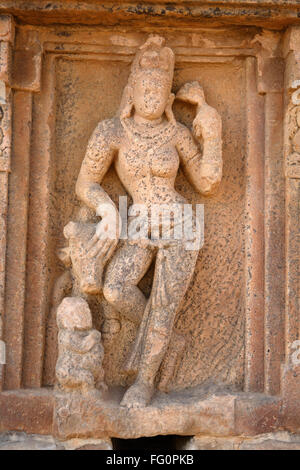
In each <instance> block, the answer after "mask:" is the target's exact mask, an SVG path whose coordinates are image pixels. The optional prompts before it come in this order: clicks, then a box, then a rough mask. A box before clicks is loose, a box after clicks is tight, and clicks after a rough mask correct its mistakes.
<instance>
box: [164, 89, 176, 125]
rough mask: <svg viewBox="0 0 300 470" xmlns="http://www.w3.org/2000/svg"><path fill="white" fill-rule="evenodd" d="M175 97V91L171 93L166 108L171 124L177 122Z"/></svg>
mask: <svg viewBox="0 0 300 470" xmlns="http://www.w3.org/2000/svg"><path fill="white" fill-rule="evenodd" d="M174 99H175V95H174V93H171V94H170V96H169V99H168V102H167V106H166V109H165V114H166V116H167V119H168V121H169V122H170V123H171V124H175V122H176V119H175V116H174V114H173V110H172V106H173V103H174Z"/></svg>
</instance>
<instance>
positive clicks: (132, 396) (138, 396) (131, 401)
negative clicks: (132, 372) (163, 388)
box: [121, 381, 154, 408]
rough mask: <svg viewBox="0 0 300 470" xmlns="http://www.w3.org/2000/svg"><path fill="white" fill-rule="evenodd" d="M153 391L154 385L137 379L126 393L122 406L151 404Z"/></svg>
mask: <svg viewBox="0 0 300 470" xmlns="http://www.w3.org/2000/svg"><path fill="white" fill-rule="evenodd" d="M153 393H154V387H153V385H150V384H146V383H144V382H139V381H136V382H135V383H134V384H133V385H131V387H129V389H128V390H127V392H126V393H125V395H124V397H123V400H122V401H121V406H124V407H127V408H144V407H145V406H147V405H149V403H150V401H151V398H152V396H153Z"/></svg>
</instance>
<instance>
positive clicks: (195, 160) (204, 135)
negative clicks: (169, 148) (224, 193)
mask: <svg viewBox="0 0 300 470" xmlns="http://www.w3.org/2000/svg"><path fill="white" fill-rule="evenodd" d="M177 97H179V98H180V99H182V100H185V101H188V102H190V103H193V104H196V105H197V115H196V117H195V119H194V122H193V135H192V134H191V132H190V131H189V130H188V129H187V128H186V127H184V126H180V132H179V136H178V144H177V149H178V152H179V154H180V157H181V162H182V166H183V170H184V172H185V174H186V176H187V178H188V179H189V180H190V182H191V183H192V184H193V186H194V187H195V189H196V190H197V191H199V192H201V193H202V194H204V195H205V196H208V195H211V194H213V193H214V192H215V191H216V190H217V188H218V186H219V184H220V181H221V178H222V166H223V163H222V122H221V118H220V116H219V114H218V113H217V111H216V110H215V109H214V108H212V107H211V106H209V105H208V104H207V103H206V102H205V100H204V95H203V91H202V89H201V88H200V86H199V84H198V82H193V83H191V84H190V83H189V84H186V85H185V86H184V87H183V88H182V89H181V90H180V91H179V93H178V95H177ZM200 142H201V146H202V152H201V151H200ZM201 153H202V155H201Z"/></svg>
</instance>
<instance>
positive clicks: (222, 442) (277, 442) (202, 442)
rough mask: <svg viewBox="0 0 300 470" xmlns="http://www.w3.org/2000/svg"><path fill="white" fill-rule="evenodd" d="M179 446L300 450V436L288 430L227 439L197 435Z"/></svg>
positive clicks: (204, 448)
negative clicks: (250, 437) (252, 436)
mask: <svg viewBox="0 0 300 470" xmlns="http://www.w3.org/2000/svg"><path fill="white" fill-rule="evenodd" d="M179 448H180V449H182V450H183V449H184V450H299V449H300V436H299V435H293V434H288V433H286V432H277V433H273V434H262V435H259V436H255V438H253V439H246V438H245V437H242V436H240V437H235V438H227V439H224V438H218V437H217V438H213V437H209V436H204V437H196V436H195V437H194V438H192V439H190V440H189V441H188V442H187V443H185V444H184V446H181V447H179Z"/></svg>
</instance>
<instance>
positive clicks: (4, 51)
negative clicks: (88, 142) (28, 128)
mask: <svg viewBox="0 0 300 470" xmlns="http://www.w3.org/2000/svg"><path fill="white" fill-rule="evenodd" d="M13 41H14V24H13V19H12V18H11V17H10V16H5V15H3V16H1V17H0V234H1V238H0V340H2V338H3V316H4V295H5V259H6V229H7V208H8V173H9V172H10V158H11V115H12V102H11V88H10V87H11V55H12V43H13ZM2 376H3V365H0V390H1V389H2V378H3V377H2Z"/></svg>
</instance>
